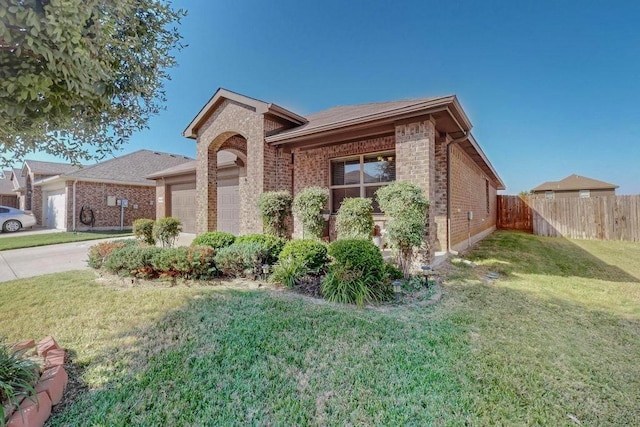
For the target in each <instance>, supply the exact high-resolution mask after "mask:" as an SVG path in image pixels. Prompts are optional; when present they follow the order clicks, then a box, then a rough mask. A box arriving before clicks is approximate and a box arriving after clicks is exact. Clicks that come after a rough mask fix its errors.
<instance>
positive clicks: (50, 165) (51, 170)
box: [22, 160, 82, 176]
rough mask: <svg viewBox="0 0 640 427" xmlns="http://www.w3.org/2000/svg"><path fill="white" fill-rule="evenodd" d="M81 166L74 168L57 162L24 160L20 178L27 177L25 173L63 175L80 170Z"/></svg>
mask: <svg viewBox="0 0 640 427" xmlns="http://www.w3.org/2000/svg"><path fill="white" fill-rule="evenodd" d="M81 167H82V166H74V165H70V164H68V163H57V162H41V161H39V160H25V161H24V166H23V167H22V176H27V173H32V174H34V175H47V176H53V175H60V174H63V173H69V172H73V171H75V170H78V169H80V168H81Z"/></svg>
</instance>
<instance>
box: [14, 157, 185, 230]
mask: <svg viewBox="0 0 640 427" xmlns="http://www.w3.org/2000/svg"><path fill="white" fill-rule="evenodd" d="M190 161H193V159H190V158H188V157H184V156H179V155H174V154H168V153H159V152H154V151H149V150H139V151H136V152H133V153H130V154H127V155H124V156H120V157H117V158H114V159H111V160H107V161H104V162H101V163H97V164H95V165H91V166H84V167H80V168H78V167H73V168H69V169H68V170H67V171H66V172H61V173H59V174H56V175H53V176H47V177H45V178H42V179H39V180H34V181H33V194H38V197H37V198H36V197H33V201H32V206H33V207H32V210H33V212H34V214H36V218H37V219H38V224H40V225H43V226H45V227H49V228H57V229H62V230H87V229H94V230H108V229H118V228H120V227H123V228H131V226H132V224H133V221H134V220H136V219H138V218H151V219H153V218H155V212H156V207H155V185H156V183H155V181H152V180H148V179H147V178H146V176H147V175H149V174H152V173H154V172H157V171H159V170H163V169H166V168H168V167H173V166H178V165H180V164H183V163H187V162H190ZM29 162H30V161H27V162H25V165H26V164H27V163H29ZM67 166H69V165H67ZM23 170H24V169H23ZM123 200H124V201H126V202H124V206H122V205H123V203H122V201H123Z"/></svg>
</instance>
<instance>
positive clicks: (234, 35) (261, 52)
mask: <svg viewBox="0 0 640 427" xmlns="http://www.w3.org/2000/svg"><path fill="white" fill-rule="evenodd" d="M173 5H174V6H175V7H176V8H184V9H187V11H188V16H187V17H186V18H184V20H183V22H182V25H181V33H182V35H183V37H184V40H183V42H184V43H186V44H187V45H188V46H187V47H185V48H184V49H183V50H181V51H179V52H177V53H176V58H177V61H178V64H179V65H178V66H177V67H176V68H174V69H172V70H171V71H170V73H171V76H172V80H171V81H169V82H167V83H166V91H167V98H168V101H167V104H166V107H167V108H166V111H163V112H162V113H161V114H160V115H158V116H156V117H154V118H152V120H151V121H150V128H149V129H148V130H146V131H143V132H140V133H137V134H135V135H134V136H133V137H132V138H131V141H130V143H129V144H128V145H127V146H126V147H125V149H124V151H122V152H121V153H118V155H121V154H125V153H129V152H132V151H136V150H138V149H142V148H146V149H152V150H157V151H165V152H171V153H176V154H183V155H187V156H191V157H195V152H196V149H195V146H196V143H195V141H194V140H191V139H186V138H184V137H182V135H181V134H182V131H183V130H184V128H185V127H186V126H187V125H188V124H189V122H190V121H191V120H192V119H193V117H195V115H196V114H197V113H198V111H199V110H200V108H202V106H203V105H204V104H205V103H206V102H207V101H208V100H209V99H210V97H211V96H212V95H213V94H214V93H215V91H216V90H217V89H218V88H219V87H224V88H226V89H229V90H232V91H234V92H238V93H241V94H243V95H247V96H250V97H253V98H257V99H260V100H263V101H266V102H273V103H276V104H278V105H280V106H282V107H285V108H287V109H289V110H291V111H293V112H296V113H298V114H301V115H305V114H309V113H313V112H317V111H320V110H323V109H326V108H330V107H333V106H337V105H351V104H361V103H368V102H380V101H391V100H400V99H411V98H419V97H428V96H439V95H448V94H456V95H457V96H458V99H459V100H460V102H461V104H462V106H463V108H464V110H465V111H466V113H467V115H468V116H469V118H470V119H471V122H472V123H473V125H474V127H473V129H472V133H473V134H474V136H475V137H476V139H477V141H478V142H479V144H480V146H481V147H482V149H483V150H484V152H485V153H486V155H487V156H488V158H489V160H490V161H491V163H492V164H493V166H494V168H495V169H496V171H497V172H498V174H499V175H500V177H501V178H502V180H503V182H504V183H505V184H506V186H507V190H506V192H505V193H506V194H517V193H519V192H520V191H527V190H530V189H531V188H533V187H535V186H537V185H539V184H541V183H543V182H545V181H557V180H560V179H562V178H564V177H566V176H568V175H571V174H574V173H576V174H578V175H583V176H588V177H590V178H594V179H599V180H602V181H606V182H611V183H614V184H617V185H619V186H620V187H619V188H618V190H617V193H618V194H640V104H639V103H638V100H640V2H638V1H623V0H620V1H615V2H611V1H590V0H573V1H569V0H560V1H558V0H555V1H536V2H533V1H506V0H503V1H491V0H485V1H460V0H456V1H450V2H444V1H437V2H433V1H429V0H422V1H401V0H398V1H394V2H391V1H358V0H351V1H344V0H343V1H333V0H323V1H300V0H296V1H290V0H278V1H275V2H266V1H258V0H255V1H244V0H234V1H219V0H215V1H208V0H191V1H186V0H183V1H177V0H175V1H174V2H173ZM29 158H33V159H39V160H56V159H55V158H52V157H50V156H46V155H41V154H34V155H32V156H29ZM58 161H59V160H58Z"/></svg>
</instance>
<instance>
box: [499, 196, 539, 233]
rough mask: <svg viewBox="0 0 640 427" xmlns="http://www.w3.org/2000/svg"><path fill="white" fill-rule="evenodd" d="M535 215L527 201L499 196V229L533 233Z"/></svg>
mask: <svg viewBox="0 0 640 427" xmlns="http://www.w3.org/2000/svg"><path fill="white" fill-rule="evenodd" d="M532 217H533V215H532V212H531V207H530V206H529V205H528V204H527V201H526V200H525V199H523V198H522V197H520V196H498V218H497V220H498V221H497V222H498V224H497V225H498V228H499V229H502V230H521V231H526V232H529V233H532V232H533V219H532Z"/></svg>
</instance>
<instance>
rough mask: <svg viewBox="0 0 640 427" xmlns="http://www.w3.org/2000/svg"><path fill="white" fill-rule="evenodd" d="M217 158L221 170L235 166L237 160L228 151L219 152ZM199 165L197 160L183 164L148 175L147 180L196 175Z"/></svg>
mask: <svg viewBox="0 0 640 427" xmlns="http://www.w3.org/2000/svg"><path fill="white" fill-rule="evenodd" d="M217 157H218V167H219V168H220V167H226V166H234V165H235V161H236V158H237V157H236V156H235V154H232V153H230V152H228V151H218V156H217ZM197 164H198V162H197V161H196V160H193V161H190V162H186V163H182V164H180V165H178V166H173V167H170V168H167V169H163V170H161V171H158V172H155V173H152V174H150V175H147V178H148V179H158V178H163V177H168V176H176V175H182V174H186V173H191V172H193V173H195V172H196V166H197Z"/></svg>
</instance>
